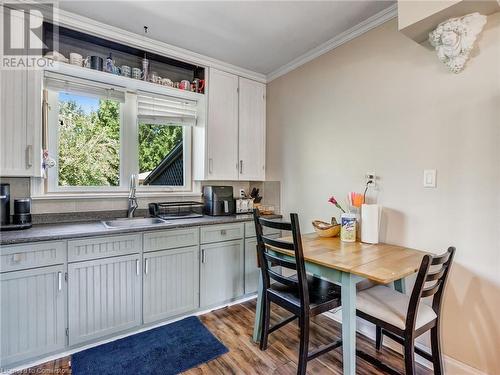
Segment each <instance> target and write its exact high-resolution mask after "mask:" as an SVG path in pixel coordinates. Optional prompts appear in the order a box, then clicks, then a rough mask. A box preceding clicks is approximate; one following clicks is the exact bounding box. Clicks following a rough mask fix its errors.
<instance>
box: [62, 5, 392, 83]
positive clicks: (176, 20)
mask: <svg viewBox="0 0 500 375" xmlns="http://www.w3.org/2000/svg"><path fill="white" fill-rule="evenodd" d="M393 3H394V1H352V0H351V1H182V2H181V1H116V0H114V1H78V0H77V1H75V0H72V1H69V0H66V1H61V2H60V3H59V5H60V7H61V9H63V10H67V11H70V12H73V13H76V14H80V15H82V16H85V17H88V18H91V19H94V20H97V21H100V22H103V23H106V24H109V25H113V26H116V27H119V28H122V29H125V30H127V31H131V32H135V33H139V34H142V33H143V26H144V25H147V26H148V27H149V37H151V38H153V39H156V40H159V41H162V42H165V43H169V44H172V45H175V46H177V47H181V48H185V49H188V50H191V51H193V52H197V53H200V54H203V55H206V56H209V57H212V58H216V59H219V60H222V61H225V62H227V63H231V64H234V65H237V66H239V67H243V68H246V69H249V70H252V71H254V72H258V73H262V74H268V73H271V72H273V71H275V70H276V69H278V68H280V67H281V66H283V65H285V64H287V63H289V62H290V61H292V60H294V59H296V58H298V57H299V56H301V55H303V54H304V53H306V52H308V51H310V50H311V49H313V48H314V47H317V46H318V45H320V44H322V43H324V42H326V41H328V40H329V39H331V38H334V37H335V36H337V35H339V34H340V33H342V32H343V31H345V30H347V29H349V28H351V27H353V26H355V25H357V24H359V23H360V22H361V21H364V20H365V19H367V18H369V17H370V16H372V15H374V14H375V13H377V12H379V11H381V10H383V9H385V8H387V7H389V6H390V5H392V4H393Z"/></svg>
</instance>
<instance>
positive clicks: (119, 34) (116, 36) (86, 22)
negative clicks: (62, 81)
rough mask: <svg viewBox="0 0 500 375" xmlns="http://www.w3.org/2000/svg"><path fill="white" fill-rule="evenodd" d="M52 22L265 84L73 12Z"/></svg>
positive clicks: (254, 76)
mask: <svg viewBox="0 0 500 375" xmlns="http://www.w3.org/2000/svg"><path fill="white" fill-rule="evenodd" d="M14 1H16V0H14ZM37 5H38V9H39V10H40V11H42V12H44V11H46V10H47V8H46V7H44V5H43V3H40V4H37ZM54 19H55V22H56V23H57V24H58V25H60V26H63V27H67V28H70V29H74V30H77V31H81V32H83V33H87V34H89V33H91V34H92V35H95V36H99V37H101V38H104V39H108V40H112V41H114V42H118V43H123V44H127V45H129V46H133V47H136V48H139V49H144V50H149V51H151V52H154V53H157V54H160V55H165V56H167V57H171V58H173V59H176V60H181V61H185V62H188V63H190V64H194V65H199V66H204V67H211V68H216V69H220V70H223V71H225V72H228V73H232V74H236V75H238V76H241V77H244V78H249V79H252V80H255V81H258V82H262V83H265V82H266V76H265V74H261V73H257V72H254V71H251V70H248V69H245V68H241V67H239V66H236V65H233V64H229V63H226V62H224V61H221V60H218V59H214V58H212V57H208V56H205V55H202V54H199V53H196V52H193V51H190V50H187V49H184V48H180V47H177V46H174V45H171V44H168V43H164V42H161V41H158V40H155V39H151V38H148V37H146V36H144V35H140V34H136V33H133V32H130V31H126V30H123V29H120V28H118V27H115V26H111V25H108V24H105V23H101V22H98V21H96V20H93V19H90V18H87V17H84V16H81V15H78V14H75V13H71V12H67V11H64V10H62V9H57V11H56V12H55V14H54Z"/></svg>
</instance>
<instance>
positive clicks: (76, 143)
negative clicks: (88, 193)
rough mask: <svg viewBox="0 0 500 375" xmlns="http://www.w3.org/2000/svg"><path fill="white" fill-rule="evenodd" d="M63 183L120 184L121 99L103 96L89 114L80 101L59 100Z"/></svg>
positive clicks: (82, 184)
mask: <svg viewBox="0 0 500 375" xmlns="http://www.w3.org/2000/svg"><path fill="white" fill-rule="evenodd" d="M59 124H60V126H59V151H58V152H59V185H60V186H118V185H119V184H120V103H118V102H115V101H112V100H100V101H99V109H98V110H97V112H94V111H93V112H90V113H88V114H86V113H85V112H84V111H83V109H82V108H81V107H80V106H78V104H77V103H76V101H68V102H64V101H60V102H59Z"/></svg>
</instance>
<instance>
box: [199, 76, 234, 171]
mask: <svg viewBox="0 0 500 375" xmlns="http://www.w3.org/2000/svg"><path fill="white" fill-rule="evenodd" d="M208 82H209V83H208V124H207V163H208V165H207V169H208V173H207V174H206V179H210V180H237V179H238V77H237V76H235V75H234V74H229V73H226V72H222V71H220V70H217V69H213V68H212V69H210V75H209V81H208Z"/></svg>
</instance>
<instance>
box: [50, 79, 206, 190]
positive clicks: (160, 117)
mask: <svg viewBox="0 0 500 375" xmlns="http://www.w3.org/2000/svg"><path fill="white" fill-rule="evenodd" d="M45 88H46V89H47V94H48V95H47V96H48V103H49V110H48V120H47V122H48V127H47V128H48V145H49V156H50V157H51V158H53V159H54V160H55V162H56V165H55V167H53V168H50V169H48V184H47V189H46V191H47V192H48V193H63V192H70V193H75V192H76V193H77V192H110V193H112V192H120V191H126V190H127V189H128V183H129V178H130V175H131V174H139V183H140V186H139V189H142V190H143V191H149V192H153V191H190V190H191V188H192V181H191V138H192V134H191V133H192V132H191V127H192V126H194V125H195V124H196V119H197V107H196V102H192V101H189V100H185V99H179V98H173V97H168V96H163V95H158V94H150V93H143V92H135V93H134V92H127V90H126V88H123V87H113V86H110V85H101V84H99V83H96V82H87V81H84V80H80V79H77V78H72V77H67V76H61V75H59V74H55V73H51V74H50V75H49V76H48V77H46V80H45Z"/></svg>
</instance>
